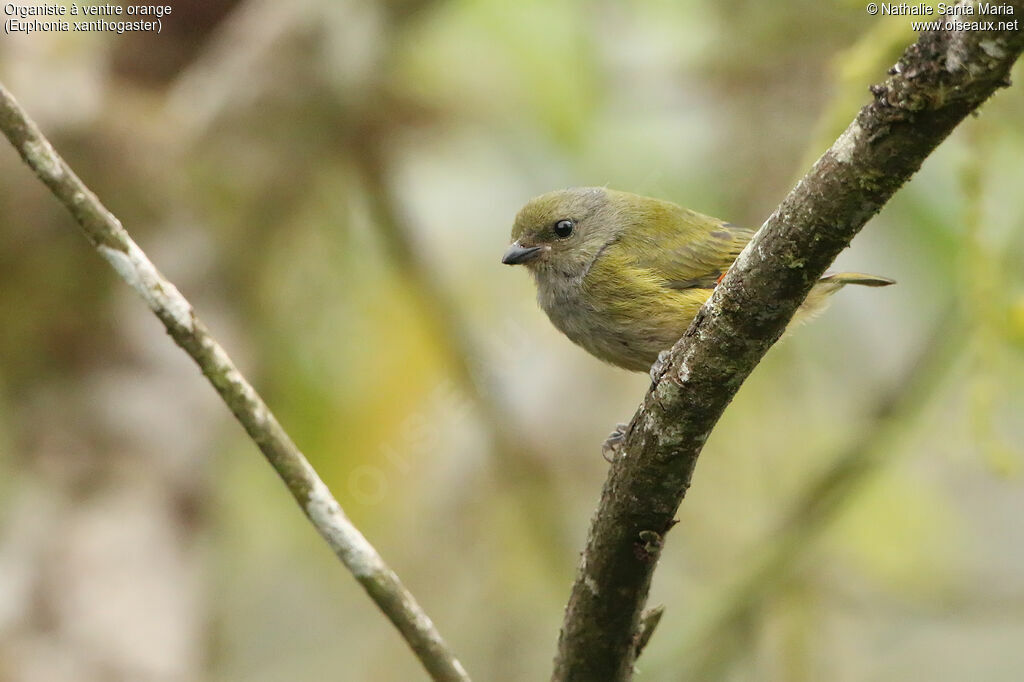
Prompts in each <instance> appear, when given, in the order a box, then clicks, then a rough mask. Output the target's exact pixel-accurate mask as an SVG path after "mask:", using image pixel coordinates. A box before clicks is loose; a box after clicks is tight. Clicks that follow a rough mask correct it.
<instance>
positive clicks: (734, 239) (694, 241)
mask: <svg viewBox="0 0 1024 682" xmlns="http://www.w3.org/2000/svg"><path fill="white" fill-rule="evenodd" d="M644 209H645V210H644V211H643V213H644V214H646V215H642V217H641V219H638V220H637V221H636V222H635V223H634V224H633V225H631V226H630V229H627V230H624V231H623V233H622V234H621V235H620V237H619V242H620V243H621V244H622V246H624V247H625V248H624V249H623V250H622V252H624V253H628V254H634V261H635V265H636V266H637V267H639V268H643V269H645V270H647V271H649V272H650V273H651V274H652V275H654V276H655V277H657V278H659V279H661V280H662V281H663V286H665V287H668V288H670V289H693V288H702V289H710V288H712V287H714V286H715V284H716V282H717V281H718V279H719V278H720V277H721V276H722V274H724V273H725V271H726V270H728V269H729V266H730V265H732V263H733V261H734V260H736V256H738V255H739V253H740V251H742V250H743V247H744V246H746V244H747V242H748V241H750V238H751V237H753V236H754V231H753V230H750V229H747V228H743V227H739V226H737V225H733V224H732V223H727V222H723V221H721V220H718V219H717V218H712V217H710V216H706V215H702V214H700V213H697V212H695V211H691V210H689V209H685V208H682V207H681V206H677V205H676V204H672V203H669V202H657V203H656V204H647V205H646V206H645V207H644Z"/></svg>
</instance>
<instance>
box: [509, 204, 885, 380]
mask: <svg viewBox="0 0 1024 682" xmlns="http://www.w3.org/2000/svg"><path fill="white" fill-rule="evenodd" d="M753 235H754V231H753V230H749V229H746V228H742V227H737V226H736V225H733V224H732V223H726V222H723V221H721V220H718V219H717V218H711V217H709V216H706V215H701V214H700V213H696V212H694V211H691V210H689V209H685V208H683V207H681V206H678V205H676V204H673V203H671V202H669V201H661V200H660V199H651V198H649V197H642V196H638V195H636V194H629V193H628V192H618V191H615V190H611V189H605V188H603V187H579V188H573V189H564V190H558V191H555V192H549V193H547V194H542V195H541V196H539V197H536V198H535V199H532V200H530V202H529V203H527V204H526V206H524V207H523V208H522V209H521V210H520V211H519V214H518V215H517V216H516V220H515V224H514V225H513V227H512V245H511V246H509V248H508V250H507V251H506V252H505V256H504V257H503V258H502V259H501V262H502V263H505V264H506V265H520V264H522V265H526V267H527V268H529V270H530V272H532V273H533V277H534V280H536V282H537V300H538V302H539V303H540V307H541V308H543V309H544V312H546V313H547V314H548V317H549V318H551V322H552V323H553V324H554V325H555V327H557V328H558V329H559V330H560V331H561V332H562V333H563V334H565V335H566V336H568V337H569V339H570V340H571V341H573V342H574V343H576V344H578V345H580V346H582V347H583V348H584V349H585V350H587V351H588V352H590V353H591V354H592V355H594V356H596V357H597V358H599V359H601V360H604V361H605V362H609V363H611V364H613V365H617V366H619V367H623V368H625V369H628V370H633V371H637V372H643V371H647V370H648V369H649V368H650V367H651V365H652V364H654V362H655V361H656V360H657V359H658V354H659V352H661V351H663V350H667V349H669V348H671V347H672V345H673V344H675V342H676V341H678V340H679V338H680V337H681V336H682V335H683V333H684V332H685V331H686V328H687V327H688V326H689V325H690V322H691V321H692V320H693V317H694V315H696V314H697V311H698V310H699V309H700V307H701V306H702V305H704V302H705V301H706V300H707V299H708V297H710V296H711V292H712V291H713V290H714V288H715V285H716V284H717V283H718V281H719V280H720V279H721V277H722V275H723V274H724V273H725V272H726V270H728V269H729V266H730V265H732V263H733V261H734V260H736V256H738V255H739V253H740V251H742V250H743V247H744V246H746V244H747V242H748V241H750V238H751V237H752V236H753ZM893 283H894V282H893V280H891V279H887V278H885V277H877V276H875V275H864V274H860V273H855V272H841V273H837V274H831V275H826V276H824V277H822V278H821V280H820V281H819V282H818V284H817V285H815V287H814V288H813V289H812V290H811V293H810V294H809V295H808V297H807V300H806V301H805V302H804V304H803V306H801V308H800V310H798V311H797V316H798V317H804V318H806V317H807V316H808V315H809V314H811V313H814V312H817V311H818V310H820V309H821V308H822V307H823V306H824V304H825V299H826V298H827V297H828V296H829V295H830V294H833V293H835V292H836V291H838V290H839V289H841V288H843V287H844V286H845V285H847V284H863V285H866V286H874V287H878V286H886V285H889V284H893Z"/></svg>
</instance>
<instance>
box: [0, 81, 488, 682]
mask: <svg viewBox="0 0 1024 682" xmlns="http://www.w3.org/2000/svg"><path fill="white" fill-rule="evenodd" d="M0 129H2V130H3V133H4V135H5V136H6V137H7V139H8V140H9V141H10V142H11V144H12V145H13V146H14V148H15V149H16V150H17V151H18V153H19V154H20V155H21V156H22V158H23V159H24V160H25V163H27V164H28V165H29V167H31V168H32V170H33V171H34V172H35V173H36V175H37V176H39V179H40V180H42V181H43V183H44V184H45V185H46V186H47V187H48V188H49V189H50V191H51V192H52V193H53V194H54V196H56V197H57V198H58V199H59V200H60V201H61V203H63V204H64V205H65V206H66V207H67V209H68V210H69V211H70V212H71V214H72V215H73V216H74V218H75V220H76V221H77V222H78V224H79V225H80V226H81V228H82V230H83V231H84V232H85V236H86V237H87V238H88V240H89V241H90V242H91V243H92V245H93V246H95V247H96V249H97V251H99V252H100V254H101V255H102V256H103V257H104V258H105V259H106V260H107V261H108V262H109V263H110V264H111V265H112V266H113V267H114V269H115V270H117V272H118V274H119V275H121V277H122V278H123V279H124V280H125V281H126V282H128V284H130V285H131V286H132V288H133V289H135V290H136V291H137V292H138V293H139V295H141V296H142V298H143V299H144V300H145V301H146V304H147V305H148V306H149V308H150V309H151V310H152V311H153V313H154V314H155V315H156V316H157V317H158V318H160V321H161V322H163V324H164V327H166V329H167V332H168V334H170V335H171V338H173V339H174V341H175V343H177V344H178V345H179V346H181V347H182V348H183V349H184V350H185V352H186V353H188V354H189V356H190V357H191V358H192V359H193V360H194V361H195V363H196V364H197V365H199V368H200V370H202V372H203V374H204V375H205V376H206V378H207V379H208V380H209V381H210V383H211V384H213V387H214V388H215V389H216V391H217V393H218V394H219V395H220V397H221V398H222V399H223V400H224V402H225V403H226V404H227V406H228V407H229V408H230V409H231V412H232V413H233V414H234V415H235V417H236V418H237V419H238V421H239V422H241V424H242V426H243V427H245V430H246V432H248V434H249V436H250V437H251V438H252V439H253V441H254V442H255V443H256V444H257V445H258V446H259V448H260V450H261V451H262V452H263V454H264V455H265V456H266V458H267V460H268V461H269V462H270V464H271V465H272V466H273V467H274V469H275V470H276V471H277V473H278V474H279V475H280V477H281V479H282V480H283V481H284V483H285V485H286V486H288V490H289V491H290V492H291V494H292V496H293V497H294V498H295V500H296V501H297V502H298V503H299V505H300V506H301V507H302V510H303V511H304V512H305V514H306V516H307V517H308V518H309V520H310V521H311V522H312V523H313V525H314V526H315V527H316V529H317V531H318V532H319V533H320V535H322V536H323V538H324V539H325V540H326V541H327V543H328V544H329V545H330V546H331V549H332V550H334V553H335V554H337V556H338V558H340V559H341V561H342V562H343V563H344V564H345V566H346V567H347V568H348V569H349V571H351V572H352V574H353V575H354V576H355V578H356V580H358V581H359V582H360V584H362V586H363V587H364V588H365V589H366V591H367V592H368V593H369V595H370V597H371V598H372V599H373V600H374V601H375V602H376V603H377V605H378V606H379V607H380V609H381V610H382V611H383V612H384V613H385V615H387V617H388V618H389V619H390V620H391V622H392V623H394V624H395V627H397V628H398V630H399V632H401V634H402V636H403V637H404V638H405V640H406V642H408V644H409V646H410V647H411V648H412V649H413V651H414V652H415V654H416V656H417V657H419V659H420V661H421V663H422V664H423V666H424V667H425V668H426V669H427V671H428V672H429V673H430V675H431V677H432V678H433V679H434V680H443V681H444V682H465V681H467V680H469V677H468V675H467V674H466V671H465V670H464V669H463V667H462V664H461V663H459V661H458V659H457V658H456V657H455V655H454V653H452V651H451V650H450V649H449V648H448V645H447V644H446V643H445V642H444V640H443V639H442V638H441V635H440V634H439V633H438V631H437V629H436V628H435V627H434V624H433V623H432V622H431V621H430V618H428V617H427V614H426V613H424V611H423V609H422V608H420V606H419V604H418V603H417V602H416V600H415V598H413V596H412V594H411V593H410V592H409V591H408V590H406V589H405V587H404V586H403V585H402V582H401V581H400V580H399V578H398V576H397V575H396V574H395V572H394V571H392V570H391V568H389V567H388V565H387V564H385V563H384V560H383V559H382V558H381V556H380V555H379V554H378V553H377V551H376V550H375V549H374V548H373V546H372V545H370V543H369V542H368V541H367V540H366V538H365V537H364V536H363V534H362V533H360V532H359V530H358V529H357V528H356V527H355V526H354V525H353V524H352V522H351V521H349V519H348V517H347V516H346V515H345V513H344V511H342V509H341V506H340V505H339V504H338V502H337V501H336V500H335V499H334V497H333V496H332V495H331V492H330V491H329V490H328V489H327V486H326V485H325V484H324V482H323V481H322V480H321V479H320V477H319V476H318V475H317V473H316V471H314V470H313V467H312V466H311V465H310V464H309V462H308V461H307V460H306V458H305V456H304V455H303V454H302V452H300V451H299V449H298V448H297V447H296V446H295V444H294V443H293V442H292V440H291V438H290V437H289V436H288V434H287V433H286V432H285V430H284V429H283V428H282V427H281V425H280V424H279V423H278V421H277V419H276V418H275V417H274V415H273V413H271V411H270V409H269V408H268V407H267V405H266V403H264V402H263V399H262V398H260V396H259V394H258V393H257V392H256V389H254V388H253V387H252V385H251V384H250V383H249V382H248V381H247V380H246V378H245V377H244V376H242V374H241V373H240V372H239V371H238V369H237V368H236V367H235V365H234V363H233V362H232V361H231V358H230V357H228V354H227V353H226V352H225V350H224V349H223V348H222V347H221V346H220V344H218V343H217V341H216V340H215V339H214V338H213V337H212V336H211V335H210V333H209V331H208V330H207V329H206V327H205V325H203V323H202V322H201V321H200V320H199V318H198V317H197V316H196V314H195V311H194V310H193V308H192V305H191V304H190V303H189V302H188V301H187V300H186V299H185V297H184V296H182V295H181V292H179V291H178V289H177V288H176V287H175V286H174V285H173V284H172V283H171V282H170V281H168V280H167V279H166V278H165V277H164V276H163V275H161V274H160V272H159V271H157V269H156V267H154V265H153V263H152V262H151V261H150V260H149V258H148V257H147V256H146V254H145V253H143V251H142V249H140V248H139V246H138V245H137V244H136V243H135V242H134V241H133V240H132V238H131V237H130V236H129V235H128V233H127V231H125V229H124V227H122V225H121V223H120V221H119V220H118V219H117V218H116V217H115V216H114V215H113V214H112V213H110V211H108V210H107V209H106V207H104V206H103V204H102V203H100V201H99V199H98V198H97V197H96V195H95V194H93V193H92V192H91V191H90V190H89V188H88V187H86V186H85V184H84V183H83V182H82V181H81V180H80V179H79V178H78V176H77V175H75V173H74V171H72V170H71V168H70V167H69V166H68V165H67V163H65V162H64V160H63V159H62V158H61V157H60V156H59V155H58V154H57V152H56V151H55V150H54V149H53V146H52V145H51V144H50V142H49V141H48V140H47V139H46V138H45V137H43V135H42V133H41V132H40V131H39V128H38V127H37V126H36V125H35V123H34V122H33V121H32V120H31V119H30V118H29V117H28V116H27V115H26V113H25V112H24V111H23V110H22V109H21V107H20V106H19V105H18V103H17V102H16V101H15V99H14V97H13V96H12V95H11V94H10V92H8V91H7V89H6V88H5V87H4V86H3V85H0Z"/></svg>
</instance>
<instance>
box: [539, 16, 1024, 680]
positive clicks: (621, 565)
mask: <svg viewBox="0 0 1024 682" xmlns="http://www.w3.org/2000/svg"><path fill="white" fill-rule="evenodd" d="M1006 4H1008V5H1010V6H1012V7H1013V9H1014V16H1018V15H1020V14H1022V13H1024V0H1012V1H1011V2H1008V3H1006ZM1008 23H1009V24H1010V26H1012V27H1016V28H1015V30H999V31H981V32H970V31H936V32H926V33H923V34H922V35H921V38H920V39H919V40H918V42H916V43H915V44H913V45H911V46H910V47H909V48H908V49H907V51H906V52H905V53H904V55H903V57H902V58H901V59H900V61H899V62H898V64H897V65H896V66H895V67H894V68H893V70H892V72H891V75H890V77H889V78H888V79H887V80H886V81H885V83H883V84H880V85H876V86H874V87H873V88H872V93H873V94H874V100H873V101H872V102H871V103H870V104H868V105H867V106H865V107H864V108H863V109H861V111H860V113H859V114H858V116H857V118H856V120H855V121H854V122H853V123H851V124H850V126H849V127H848V128H847V129H846V131H845V132H844V133H843V134H842V135H841V136H840V138H839V139H838V140H837V141H836V142H835V143H834V144H833V145H832V147H831V148H830V149H829V150H828V151H827V152H825V154H824V155H823V156H822V157H821V158H820V159H818V161H817V163H815V165H814V167H813V168H812V169H811V170H810V171H809V172H808V174H807V175H806V176H804V178H803V179H802V180H801V181H800V182H799V183H798V184H797V186H796V187H795V188H794V189H793V191H792V192H790V194H789V195H788V196H787V197H786V198H785V199H784V200H783V202H782V203H781V204H780V205H779V207H778V208H777V209H776V210H775V212H774V213H773V214H772V215H771V217H770V218H769V219H768V220H767V221H766V222H765V224H764V225H763V226H762V227H761V229H760V230H759V231H758V233H757V234H756V235H755V236H754V238H753V240H751V243H750V244H748V245H747V248H746V249H744V251H743V253H741V254H740V256H739V258H738V259H737V261H736V263H735V264H734V265H733V267H732V268H731V269H730V270H729V272H728V274H727V275H726V277H725V278H724V280H723V281H722V283H721V284H720V285H719V286H718V287H717V288H716V289H715V292H714V294H713V295H712V296H711V299H710V300H709V301H708V302H707V304H705V306H704V307H703V308H702V309H701V311H700V312H699V313H698V315H697V316H696V319H694V321H693V323H692V324H691V325H690V328H689V329H688V330H687V331H686V334H685V335H684V336H683V338H682V339H680V341H679V342H678V343H677V344H676V345H675V346H674V347H673V349H672V351H671V354H670V359H669V362H668V363H666V364H665V367H664V369H663V371H662V372H661V373H660V375H659V376H657V377H656V378H655V380H654V382H653V384H652V386H651V389H650V390H649V391H648V393H647V395H646V397H645V398H644V401H643V403H642V404H641V406H640V408H639V409H638V411H637V413H636V414H635V415H634V417H633V420H632V422H631V423H630V426H629V429H628V432H627V435H626V439H625V444H624V447H623V449H622V453H623V455H622V456H621V457H620V458H619V459H618V460H616V461H615V462H614V464H613V465H612V469H611V471H610V472H609V475H608V479H607V481H606V483H605V487H604V491H603V494H602V498H601V503H600V506H599V507H598V510H597V513H596V515H595V517H594V520H593V522H592V524H591V527H590V533H589V535H588V538H587V547H586V549H585V551H584V554H583V558H582V559H581V561H580V567H579V569H578V571H577V576H576V582H575V584H574V585H573V590H572V594H571V596H570V598H569V603H568V605H567V607H566V613H565V620H564V621H563V626H562V632H561V635H560V637H559V646H558V655H557V658H556V660H555V671H554V674H553V678H552V679H553V680H555V681H556V682H565V681H570V680H571V681H573V682H577V681H590V680H602V681H603V682H615V681H619V680H628V679H629V678H630V677H631V675H632V668H633V655H634V647H633V640H634V636H635V633H636V631H637V626H638V624H639V620H640V614H641V611H642V609H643V605H644V602H645V601H646V599H647V593H648V591H649V588H650V584H651V579H652V576H653V573H654V568H655V566H656V565H657V563H658V558H659V557H660V555H661V550H662V548H663V546H664V538H665V534H666V533H667V532H668V530H669V529H670V528H671V527H672V526H673V525H674V522H673V517H674V516H675V513H676V510H677V509H678V507H679V504H680V503H681V502H682V499H683V496H684V495H685V494H686V490H687V488H688V487H689V485H690V479H691V476H692V475H693V469H694V466H695V465H696V462H697V457H698V455H699V454H700V452H701V450H702V449H703V447H704V443H705V442H706V441H707V439H708V437H709V435H710V434H711V430H712V429H713V428H714V426H715V424H716V423H717V422H718V419H719V418H720V417H721V415H722V412H723V411H724V410H725V408H726V406H727V405H728V404H729V402H730V401H731V400H732V398H733V396H734V395H735V394H736V391H737V390H738V389H739V387H740V385H741V384H742V383H743V381H744V380H745V379H746V377H747V376H748V375H749V374H750V372H751V371H753V369H754V367H755V366H756V365H757V363H758V362H760V360H761V358H762V357H763V356H764V354H765V352H767V350H768V348H769V347H771V345H772V344H773V343H774V342H775V341H776V340H777V339H778V338H779V336H781V334H782V332H783V330H784V329H785V327H786V325H787V323H788V322H789V320H790V319H791V318H792V316H793V313H794V312H795V311H796V309H797V308H798V307H799V306H800V304H801V303H802V302H803V300H804V298H805V297H806V296H807V293H808V292H809V291H810V289H811V287H812V286H814V284H815V282H816V281H817V280H818V278H819V277H820V276H821V275H822V274H823V273H824V272H825V270H826V268H827V267H828V266H829V265H830V264H831V263H832V261H833V260H834V259H835V257H836V256H837V255H838V254H839V252H840V251H841V250H842V249H844V248H845V247H846V246H847V245H848V244H849V243H850V240H851V239H853V237H854V236H855V235H856V234H857V233H858V232H859V231H860V229H861V228H862V227H863V226H864V224H865V223H866V222H867V221H868V219H869V218H871V217H872V216H873V215H874V214H875V213H876V212H878V211H879V210H880V209H881V207H882V206H883V205H884V204H885V203H886V202H887V201H888V200H889V198H890V197H891V196H892V195H893V194H894V193H895V192H896V190H898V189H899V187H900V186H901V185H902V184H903V183H904V182H906V181H907V180H908V179H909V178H910V176H911V175H913V174H914V173H915V172H916V171H917V169H918V168H919V167H920V166H921V164H922V163H923V162H924V159H925V158H926V157H927V156H928V155H929V154H930V153H931V152H932V151H933V150H934V149H935V148H936V147H937V146H938V145H939V143H941V142H942V140H944V139H945V138H946V136H947V135H949V133H950V132H951V131H952V130H953V129H954V128H955V127H956V126H957V125H958V124H959V123H960V121H962V120H963V119H964V118H965V117H966V116H967V115H968V114H970V113H971V112H973V111H975V110H976V109H977V108H978V107H979V106H980V105H981V103H982V102H984V101H985V100H986V99H988V97H989V96H991V95H992V93H994V92H995V91H996V90H997V89H998V88H1000V87H1005V86H1007V85H1008V84H1009V72H1010V68H1011V67H1012V65H1013V64H1014V62H1015V61H1016V60H1017V57H1018V56H1019V55H1020V53H1021V50H1022V49H1024V32H1022V31H1021V30H1020V27H1019V22H1016V23H1012V22H1008Z"/></svg>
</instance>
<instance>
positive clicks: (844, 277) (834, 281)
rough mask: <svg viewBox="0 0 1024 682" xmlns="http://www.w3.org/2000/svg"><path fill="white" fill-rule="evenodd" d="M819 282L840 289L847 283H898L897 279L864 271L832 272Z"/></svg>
mask: <svg viewBox="0 0 1024 682" xmlns="http://www.w3.org/2000/svg"><path fill="white" fill-rule="evenodd" d="M818 284H824V285H831V287H829V288H832V287H835V289H840V288H842V287H844V286H846V285H847V284H861V285H863V286H866V287H887V286H889V285H890V284H896V280H894V279H889V278H888V277H879V276H878V275H866V274H864V273H863V272H831V273H828V274H826V275H825V276H824V277H822V278H821V279H819V280H818Z"/></svg>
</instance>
